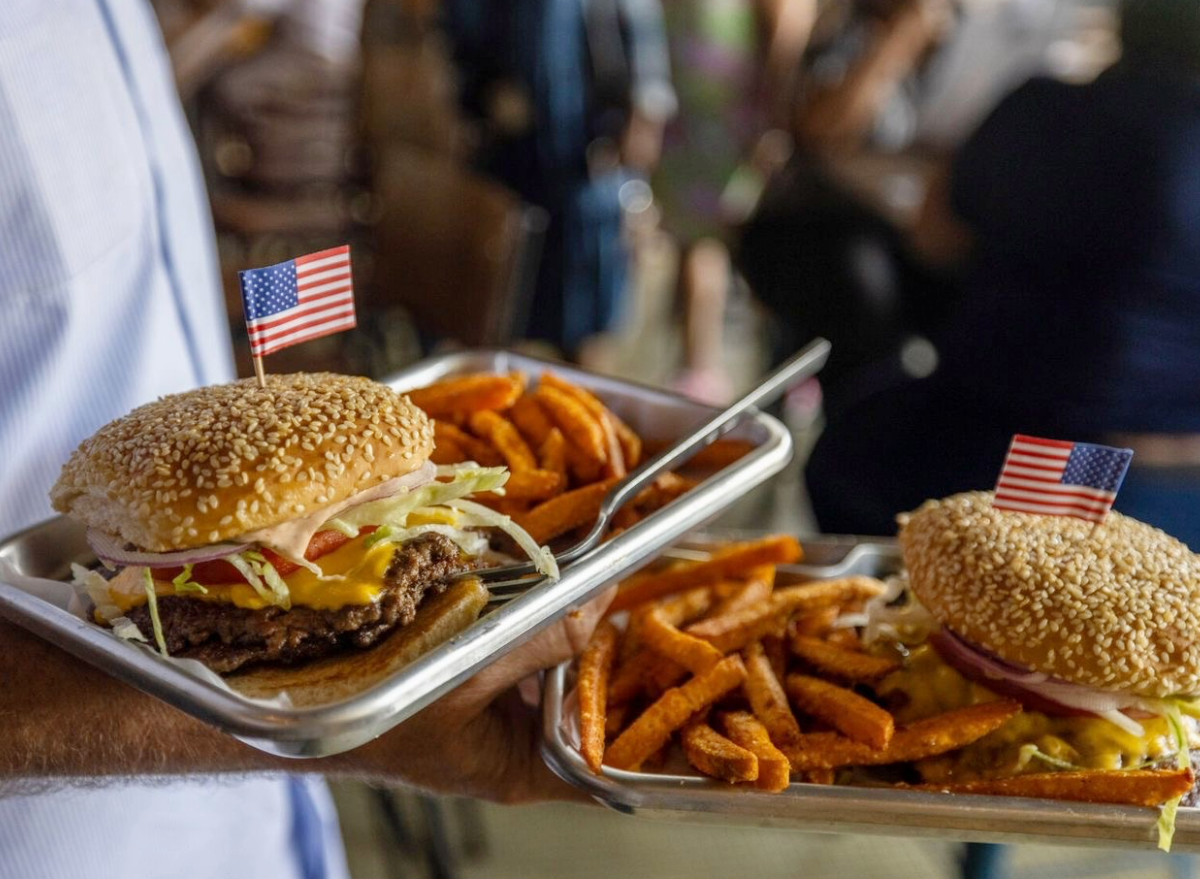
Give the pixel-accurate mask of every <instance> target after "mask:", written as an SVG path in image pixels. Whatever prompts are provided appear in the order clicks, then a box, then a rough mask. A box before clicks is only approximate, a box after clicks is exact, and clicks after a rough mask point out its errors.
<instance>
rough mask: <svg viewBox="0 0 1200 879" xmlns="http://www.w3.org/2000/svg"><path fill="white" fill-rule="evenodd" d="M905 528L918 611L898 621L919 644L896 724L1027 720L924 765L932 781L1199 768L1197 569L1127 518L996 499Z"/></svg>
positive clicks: (929, 508) (894, 683)
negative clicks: (941, 719)
mask: <svg viewBox="0 0 1200 879" xmlns="http://www.w3.org/2000/svg"><path fill="white" fill-rule="evenodd" d="M900 525H901V527H900V546H901V548H902V551H903V555H904V564H905V568H906V569H907V576H908V581H909V589H910V596H911V598H910V603H909V604H907V605H904V604H902V603H899V602H893V604H892V608H891V610H890V612H891V613H892V614H893V622H896V621H897V620H902V621H905V622H906V623H908V624H910V626H909V631H908V635H910V636H912V637H909V638H907V639H906V640H908V641H909V645H908V647H907V648H903V650H904V652H906V653H907V659H906V663H905V668H904V670H903V671H901V672H898V673H896V674H895V675H893V676H892V678H891V679H889V680H887V681H885V686H884V687H883V689H882V694H883V695H884V696H885V698H890V699H891V700H892V701H893V702H894V703H895V704H896V706H897V711H898V720H900V721H901V722H911V721H912V720H915V719H918V718H920V717H923V716H928V715H932V714H935V713H938V712H939V711H942V710H946V709H949V708H956V707H961V706H963V705H966V704H970V703H972V702H978V701H982V700H988V699H994V698H997V696H999V695H1003V696H1009V697H1015V698H1017V699H1019V700H1020V701H1021V702H1022V703H1023V704H1024V706H1025V710H1024V711H1022V712H1021V713H1020V714H1018V715H1017V716H1015V717H1014V718H1013V719H1012V720H1010V721H1009V722H1008V723H1006V724H1005V725H1004V726H1003V727H1001V728H1000V729H998V730H996V731H995V732H993V733H991V734H990V735H988V736H986V737H984V738H983V739H980V740H979V741H978V742H976V743H975V744H973V745H971V746H969V747H967V748H964V749H962V750H960V751H956V752H953V753H952V754H948V755H945V756H940V757H934V758H930V759H928V760H925V761H922V762H921V764H919V766H918V769H919V770H920V772H921V774H922V776H923V777H924V780H925V781H927V782H931V783H934V784H941V783H947V784H948V783H953V782H962V781H975V780H980V779H988V778H999V777H1003V776H1008V775H1015V774H1021V773H1033V772H1047V771H1055V770H1079V769H1147V768H1150V769H1153V768H1173V767H1175V766H1176V765H1187V762H1188V760H1189V756H1190V751H1191V749H1192V748H1195V747H1200V739H1198V738H1197V735H1196V729H1197V727H1196V723H1195V721H1194V719H1193V718H1194V717H1195V716H1196V715H1197V714H1200V711H1198V710H1197V709H1198V706H1197V704H1196V702H1195V696H1196V694H1198V693H1200V638H1197V637H1196V633H1197V632H1200V557H1197V556H1196V555H1195V554H1193V553H1192V552H1191V551H1190V550H1189V549H1188V548H1187V547H1186V546H1185V545H1184V544H1182V543H1180V542H1179V541H1178V540H1175V539H1174V538H1172V537H1169V536H1168V535H1166V534H1164V533H1163V532H1162V531H1160V530H1158V529H1156V528H1153V527H1151V526H1150V525H1147V524H1145V523H1142V522H1139V521H1137V520H1135V519H1131V518H1128V517H1126V516H1123V515H1121V514H1120V513H1116V512H1113V513H1110V514H1109V516H1108V518H1107V519H1106V521H1105V522H1104V523H1103V524H1100V525H1094V524H1092V523H1091V522H1087V521H1084V520H1081V519H1076V518H1071V517H1066V516H1046V515H1037V514H1031V513H1018V512H1010V511H1006V510H998V509H996V508H995V507H993V506H992V495H991V493H989V492H972V493H967V494H959V495H954V496H952V497H949V498H945V499H943V500H936V501H929V502H927V503H926V504H925V505H924V506H922V507H921V508H920V509H918V510H917V511H916V512H913V513H911V514H908V515H905V516H901V517H900ZM912 599H915V601H912ZM922 621H923V622H924V625H922V626H916V627H913V626H911V624H912V623H914V622H922ZM892 628H893V631H895V630H896V629H897V628H899V629H902V628H903V626H893V627H892ZM914 628H923V629H925V632H923V633H916V632H914ZM926 634H927V636H928V637H927V639H924V640H923V639H922V637H921V636H922V635H926ZM1192 796H1194V792H1193V794H1192Z"/></svg>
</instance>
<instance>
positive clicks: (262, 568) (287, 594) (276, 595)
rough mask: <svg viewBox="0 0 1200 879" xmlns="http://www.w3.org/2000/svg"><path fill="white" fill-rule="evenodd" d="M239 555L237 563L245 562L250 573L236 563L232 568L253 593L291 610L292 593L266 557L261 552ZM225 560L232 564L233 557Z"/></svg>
mask: <svg viewBox="0 0 1200 879" xmlns="http://www.w3.org/2000/svg"><path fill="white" fill-rule="evenodd" d="M240 555H241V557H242V558H241V559H239V561H244V562H245V565H246V569H249V571H250V573H247V571H246V569H243V568H242V567H240V566H239V565H237V564H236V563H234V567H236V568H237V569H238V570H239V571H241V572H242V576H243V577H245V578H246V582H248V583H249V584H250V585H251V586H252V587H254V591H255V592H257V593H258V594H259V595H260V596H261V597H262V598H263V600H264V601H269V602H270V603H271V604H274V605H278V606H279V607H282V608H283V609H284V610H289V609H291V606H292V593H291V591H290V590H289V589H288V586H287V583H285V582H284V581H283V578H282V577H281V576H279V572H278V571H277V570H275V566H274V565H273V564H271V563H270V562H269V561H267V557H266V556H264V555H263V554H262V553H261V552H254V551H252V550H251V551H249V552H243V553H240ZM226 559H227V561H230V562H233V559H234V556H227V557H226ZM252 575H253V577H254V579H253V580H251V579H250V578H251V576H252ZM263 580H266V581H267V582H266V585H265V586H264V585H263Z"/></svg>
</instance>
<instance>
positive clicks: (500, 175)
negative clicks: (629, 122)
mask: <svg viewBox="0 0 1200 879" xmlns="http://www.w3.org/2000/svg"><path fill="white" fill-rule="evenodd" d="M656 8H657V7H656V5H655V4H654V3H649V2H647V0H587V2H584V0H487V2H478V0H448V2H447V4H446V22H447V29H448V32H449V34H450V36H451V38H452V40H453V42H454V48H455V56H456V61H457V65H458V69H459V72H460V77H461V102H462V106H463V108H464V110H465V111H466V113H467V114H468V116H470V117H471V118H473V119H474V120H475V121H476V122H477V123H478V127H479V131H480V142H479V144H478V149H477V152H476V160H475V161H476V165H477V167H478V168H479V169H480V170H481V171H483V172H484V173H486V174H489V175H491V176H493V177H495V178H496V179H498V180H500V181H501V182H503V183H505V184H506V185H508V186H509V187H511V188H512V189H513V190H515V191H516V192H517V193H518V194H519V195H520V196H521V197H522V198H523V199H524V200H526V201H527V202H529V203H531V204H535V205H538V206H540V207H543V208H545V209H546V210H547V211H548V212H549V214H550V227H549V230H548V232H547V236H546V241H545V245H544V249H543V255H542V264H541V269H540V271H539V275H538V283H537V288H536V291H535V293H534V298H533V305H532V309H531V316H530V324H529V327H528V328H527V331H526V332H525V333H524V335H526V336H528V337H529V338H536V339H544V340H546V341H549V342H552V343H554V344H555V345H557V346H558V347H560V348H561V349H563V350H564V351H566V352H567V353H573V352H574V351H575V349H576V348H577V347H578V345H579V344H580V343H581V342H582V341H583V340H584V339H585V338H586V337H588V336H590V335H592V334H594V333H597V332H600V331H603V330H605V329H608V328H609V326H610V325H611V324H612V321H613V319H614V316H615V314H616V311H617V308H618V304H619V300H620V297H621V294H622V292H623V290H624V287H625V279H626V275H627V270H628V260H629V254H628V252H627V248H626V246H625V243H624V241H623V238H622V234H621V221H622V208H621V202H620V197H619V193H620V188H621V184H622V183H624V182H625V180H626V179H627V175H626V172H625V171H624V170H623V169H622V168H621V167H620V165H619V164H618V161H617V144H616V142H615V141H616V139H617V138H618V137H619V135H620V133H621V131H622V130H623V128H624V122H625V119H626V118H627V114H628V112H629V108H631V107H633V106H634V104H635V102H637V101H640V100H645V101H654V100H656V99H661V95H662V93H663V89H664V88H665V90H666V93H667V94H668V96H670V84H669V79H668V78H667V77H668V71H667V64H666V61H665V58H666V50H665V37H664V35H663V34H662V30H661V28H662V18H661V10H659V12H658V15H655V14H654V11H655V9H656ZM647 10H648V11H647ZM656 47H657V48H656ZM670 100H673V97H670Z"/></svg>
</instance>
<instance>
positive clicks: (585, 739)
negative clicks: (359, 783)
mask: <svg viewBox="0 0 1200 879" xmlns="http://www.w3.org/2000/svg"><path fill="white" fill-rule="evenodd" d="M619 637H620V633H619V632H618V631H617V627H616V626H614V625H613V624H612V622H611V621H609V620H604V621H602V622H601V623H600V625H599V626H597V627H596V631H595V632H594V633H593V634H592V639H591V640H590V641H589V642H588V645H587V647H586V648H585V649H584V651H583V655H582V656H581V657H580V658H579V679H578V683H577V684H576V692H577V693H578V696H579V738H580V742H581V744H580V750H581V751H582V752H583V759H584V760H586V761H587V764H588V766H589V767H590V768H591V770H592V772H599V771H600V765H601V763H602V762H603V759H604V730H605V727H606V726H607V720H606V717H605V712H606V710H607V704H608V702H607V693H608V679H609V676H610V675H611V674H612V666H613V660H614V659H615V658H616V655H617V639H618V638H619Z"/></svg>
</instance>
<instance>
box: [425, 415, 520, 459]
mask: <svg viewBox="0 0 1200 879" xmlns="http://www.w3.org/2000/svg"><path fill="white" fill-rule="evenodd" d="M433 437H434V442H435V444H437V445H440V444H441V443H443V442H445V441H447V440H448V441H450V442H453V443H455V444H456V445H458V447H459V448H461V449H462V450H463V451H464V452H466V454H467V457H466V459H464V460H470V461H474V462H475V463H477V464H482V465H483V466H485V467H499V466H501V465H503V464H504V456H503V455H501V454H500V452H499V451H498V450H496V449H494V448H493V447H492V446H491V444H490V443H488V442H487V441H486V440H481V439H480V438H479V437H476V436H471V434H469V433H467V432H466V431H465V430H463V429H462V428H461V427H458V426H456V425H454V424H451V423H450V422H448V421H434V422H433Z"/></svg>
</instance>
